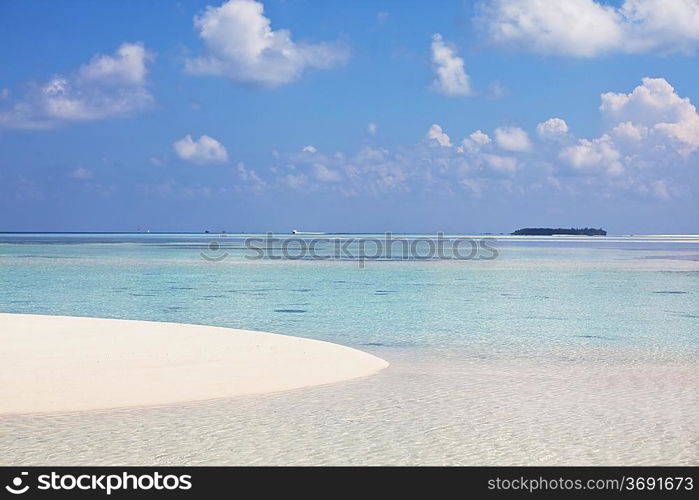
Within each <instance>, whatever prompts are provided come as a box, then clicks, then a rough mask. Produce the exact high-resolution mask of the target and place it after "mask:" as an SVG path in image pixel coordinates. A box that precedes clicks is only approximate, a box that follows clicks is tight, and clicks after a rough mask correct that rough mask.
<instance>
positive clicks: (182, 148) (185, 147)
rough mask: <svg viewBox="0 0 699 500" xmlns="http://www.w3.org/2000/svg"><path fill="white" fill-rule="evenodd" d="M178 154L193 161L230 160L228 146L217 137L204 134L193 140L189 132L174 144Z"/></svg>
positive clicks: (220, 161) (215, 161) (212, 161)
mask: <svg viewBox="0 0 699 500" xmlns="http://www.w3.org/2000/svg"><path fill="white" fill-rule="evenodd" d="M172 147H173V149H174V150H175V153H176V154H177V156H179V157H180V158H181V159H183V160H185V161H188V162H192V163H201V164H204V163H223V162H225V161H226V160H228V152H227V151H226V148H225V147H224V146H223V145H222V144H221V143H220V142H218V141H217V140H216V139H213V138H212V137H209V136H208V135H202V136H201V137H200V138H199V140H197V141H194V140H192V136H191V135H189V134H187V135H186V136H184V137H183V138H182V139H180V140H179V141H176V142H175V143H174V144H173V145H172Z"/></svg>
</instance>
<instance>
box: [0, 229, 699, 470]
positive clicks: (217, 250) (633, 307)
mask: <svg viewBox="0 0 699 500" xmlns="http://www.w3.org/2000/svg"><path fill="white" fill-rule="evenodd" d="M246 236H248V235H245V236H243V235H227V236H225V237H222V236H220V235H2V236H0V270H1V271H2V276H3V279H2V287H0V311H2V312H8V313H32V314H59V315H60V314H63V315H74V316H94V317H107V318H128V319H141V320H151V321H174V322H183V323H198V324H209V325H216V326H228V327H235V328H244V329H252V330H262V331H272V332H278V333H287V334H291V335H299V336H304V337H310V338H316V339H321V340H326V341H331V342H337V343H341V344H345V345H349V346H352V347H357V348H360V349H364V350H367V351H369V352H372V353H374V354H377V355H378V356H381V357H384V358H385V359H387V360H388V361H389V362H391V363H392V365H391V367H389V368H388V369H387V370H386V371H385V372H384V373H382V374H380V375H378V376H375V377H369V378H367V379H364V380H361V381H355V382H351V383H343V384H337V385H333V386H327V387H322V388H315V389H306V390H301V391H294V392H290V393H283V394H278V395H267V396H260V397H250V398H236V399H231V400H225V401H223V400H222V401H215V402H209V403H197V404H194V403H193V404H190V405H183V406H181V407H177V408H167V409H134V410H123V411H115V412H100V413H86V414H75V415H53V416H33V417H4V418H2V419H0V445H2V449H3V450H4V451H6V454H5V456H4V459H3V460H4V463H7V464H10V463H13V464H20V463H22V464H47V463H50V464H54V463H55V464H69V463H105V464H106V463H124V462H126V463H134V464H135V463H139V464H150V463H163V464H165V463H173V464H174V463H177V464H185V463H288V464H294V463H299V464H300V463H333V464H339V463H430V464H440V463H493V464H502V463H511V464H513V463H541V464H560V463H569V464H583V463H605V464H612V463H645V464H653V463H659V464H676V463H682V464H689V463H693V464H696V463H697V461H698V458H697V456H698V454H697V441H698V436H699V432H698V430H697V423H696V419H695V418H694V416H693V413H694V410H695V409H696V407H697V403H699V397H698V396H697V391H696V387H697V381H698V377H697V359H698V358H697V354H698V350H697V347H698V344H699V338H698V336H699V238H697V237H671V236H659V237H645V236H644V237H608V238H509V237H497V242H496V243H494V246H495V247H496V248H497V250H498V253H499V255H498V258H497V259H494V260H458V261H457V260H411V261H405V260H401V259H398V258H394V259H393V260H381V261H366V262H364V263H363V265H362V266H360V265H359V264H360V263H358V262H356V261H351V260H341V261H336V260H325V261H313V260H269V259H266V260H250V259H248V258H247V257H249V256H250V255H251V252H250V251H249V250H247V249H246V248H245V245H244V239H243V238H244V237H246ZM345 237H347V236H345ZM405 237H406V238H414V237H415V236H409V235H406V236H405ZM477 238H481V237H477ZM214 241H215V242H216V243H217V244H218V246H212V245H211V243H212V242H214ZM202 254H203V255H204V257H216V258H218V257H220V256H221V255H224V254H225V258H223V259H221V260H210V259H207V258H204V257H202ZM542 412H544V413H546V414H548V415H550V417H546V418H544V419H543V420H542V418H541V417H540V415H541V414H542ZM183 419H185V420H183ZM183 421H186V422H187V424H186V427H187V429H188V430H187V431H186V432H184V433H181V432H180V431H181V429H180V430H179V431H176V430H175V427H176V423H177V422H180V424H181V422H183ZM255 422H263V423H264V425H262V423H259V424H258V423H255ZM323 422H329V423H328V424H327V425H325V424H323ZM134 428H137V429H140V430H138V431H134V430H133V429H134ZM476 431H477V432H476ZM134 432H135V433H136V434H138V436H136V435H134V434H132V433H134ZM177 432H180V433H179V434H178V435H176V434H177ZM474 432H476V434H474ZM86 433H87V434H89V435H90V436H91V439H90V443H91V444H83V445H80V446H78V448H77V449H76V448H75V446H76V443H78V442H80V440H81V439H82V438H84V436H85V435H87V434H86ZM348 433H349V434H348ZM358 433H359V434H361V435H363V436H365V438H366V439H364V438H362V439H354V438H352V439H350V437H349V436H355V437H356V436H357V435H358ZM49 434H50V435H49ZM81 436H82V437H81ZM214 436H215V442H216V443H217V444H213V441H212V440H214ZM343 436H346V437H347V439H345V438H344V437H343ZM605 436H606V438H605ZM190 438H191V439H190ZM111 440H116V442H118V443H119V446H112V445H110V442H112V441H111ZM206 442H208V443H209V444H210V446H209V447H208V448H204V447H203V446H202V444H201V443H206ZM148 443H150V444H148ZM488 443H490V444H488ZM508 443H509V444H508ZM508 450H509V451H508ZM639 450H640V451H639ZM362 456H363V457H364V461H362V459H361V457H362ZM527 457H529V459H530V462H528V458H527Z"/></svg>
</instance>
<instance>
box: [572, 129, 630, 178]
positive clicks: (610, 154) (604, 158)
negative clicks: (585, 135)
mask: <svg viewBox="0 0 699 500" xmlns="http://www.w3.org/2000/svg"><path fill="white" fill-rule="evenodd" d="M560 157H561V159H563V160H565V161H567V162H568V163H570V164H571V165H572V166H573V167H574V168H576V169H579V170H583V171H585V170H588V171H597V170H600V169H601V170H602V171H604V172H606V173H607V174H610V175H619V174H621V173H622V172H623V170H624V167H623V165H622V164H621V162H620V158H621V154H620V153H619V151H618V150H617V149H616V147H615V145H614V143H613V141H612V139H611V138H610V137H609V136H608V135H606V134H605V135H603V136H602V137H600V138H598V139H593V140H591V141H589V140H587V139H580V140H579V141H578V144H577V145H575V146H570V147H567V148H565V149H564V150H563V151H561V154H560Z"/></svg>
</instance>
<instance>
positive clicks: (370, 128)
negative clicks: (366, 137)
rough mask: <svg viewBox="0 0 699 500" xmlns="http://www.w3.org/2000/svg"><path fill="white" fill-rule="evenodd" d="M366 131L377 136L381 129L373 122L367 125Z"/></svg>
mask: <svg viewBox="0 0 699 500" xmlns="http://www.w3.org/2000/svg"><path fill="white" fill-rule="evenodd" d="M366 129H367V132H369V133H370V134H371V135H375V134H376V132H377V130H378V129H379V126H378V125H377V124H376V123H374V122H372V123H370V124H369V125H367V128H366Z"/></svg>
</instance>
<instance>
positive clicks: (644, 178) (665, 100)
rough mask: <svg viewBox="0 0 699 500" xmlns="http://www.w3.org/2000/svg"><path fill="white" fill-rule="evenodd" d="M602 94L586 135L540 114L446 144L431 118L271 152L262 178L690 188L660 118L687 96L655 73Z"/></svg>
mask: <svg viewBox="0 0 699 500" xmlns="http://www.w3.org/2000/svg"><path fill="white" fill-rule="evenodd" d="M604 96H605V97H604V98H603V99H602V107H601V108H602V109H601V110H600V111H601V113H600V115H601V118H603V120H602V124H603V131H602V133H601V135H600V136H599V137H596V138H594V137H593V138H580V137H575V136H574V135H573V134H572V133H571V132H570V130H569V128H568V125H567V124H566V122H565V121H564V120H563V119H562V118H549V119H547V120H544V121H542V122H541V123H539V124H538V125H537V126H536V127H535V129H536V130H537V134H538V136H539V137H541V139H546V140H537V141H530V138H529V135H528V132H529V131H525V130H523V129H520V128H514V127H500V128H496V129H495V130H494V131H493V133H492V134H491V135H492V139H491V135H488V134H487V133H485V132H483V131H482V130H476V131H475V132H473V133H471V134H470V135H469V136H467V137H466V138H465V139H463V142H462V143H461V144H459V145H458V147H454V146H455V145H453V144H452V138H450V137H449V135H448V134H447V132H446V131H445V130H444V129H442V127H441V126H440V125H438V124H433V125H432V126H431V127H430V128H429V130H428V132H427V134H426V139H424V140H420V141H418V142H417V143H415V144H412V145H406V146H399V147H396V148H387V147H380V146H376V145H373V144H372V145H364V146H363V147H361V148H360V149H359V150H357V151H355V152H349V153H333V154H325V153H322V152H320V151H317V152H316V153H314V154H308V153H307V152H302V151H298V150H297V151H295V152H291V153H279V154H277V155H276V156H275V161H277V162H278V163H277V164H276V165H273V166H272V167H271V168H270V169H269V174H270V175H272V176H273V178H272V179H271V180H269V181H268V182H267V183H266V185H267V186H269V189H273V190H287V189H295V190H301V191H302V192H313V191H316V190H321V189H322V190H323V191H325V192H329V193H333V194H336V195H339V196H378V195H381V194H384V193H399V192H400V193H415V194H417V193H420V192H430V193H441V194H444V195H445V196H447V195H454V194H457V195H459V194H460V195H464V196H487V195H498V194H500V195H502V194H503V193H505V194H507V195H508V196H531V195H535V196H538V195H540V193H542V192H544V191H543V190H548V191H550V192H551V193H553V194H555V193H559V194H560V195H565V196H581V198H580V199H581V200H587V199H589V198H590V197H602V198H605V199H613V198H614V197H617V196H624V195H625V193H626V194H628V196H633V197H638V196H644V197H652V198H657V199H668V198H669V199H672V198H674V197H679V196H684V195H685V194H686V193H687V190H688V189H691V186H692V182H693V180H694V179H693V177H692V175H693V168H692V167H693V166H694V165H695V158H697V157H696V156H691V155H692V154H694V150H692V151H690V150H688V149H687V148H689V146H690V145H691V142H690V143H688V142H686V141H684V142H680V141H679V139H678V138H677V134H674V135H673V134H668V133H667V126H671V125H678V124H685V123H686V122H687V121H689V122H690V125H691V122H692V121H693V118H692V116H693V115H696V111H695V110H694V107H693V106H692V104H691V103H690V102H689V100H687V99H684V98H682V97H680V96H679V95H677V93H676V92H675V91H674V89H672V87H670V86H669V84H668V83H667V82H665V81H664V80H662V81H652V80H648V81H647V80H644V82H643V84H642V85H641V86H640V89H639V88H636V89H631V91H630V92H629V93H628V94H624V93H621V94H611V93H607V94H604ZM542 118H543V117H542ZM659 125H663V126H660V127H658V126H659ZM672 130H673V131H674V132H676V130H674V129H672ZM488 132H489V131H488ZM489 133H490V132H489ZM687 133H689V132H687ZM692 137H696V135H695V136H692ZM549 139H551V140H549ZM371 142H375V141H371ZM698 153H699V152H698ZM694 184H696V183H694ZM537 193H538V194H537Z"/></svg>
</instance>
